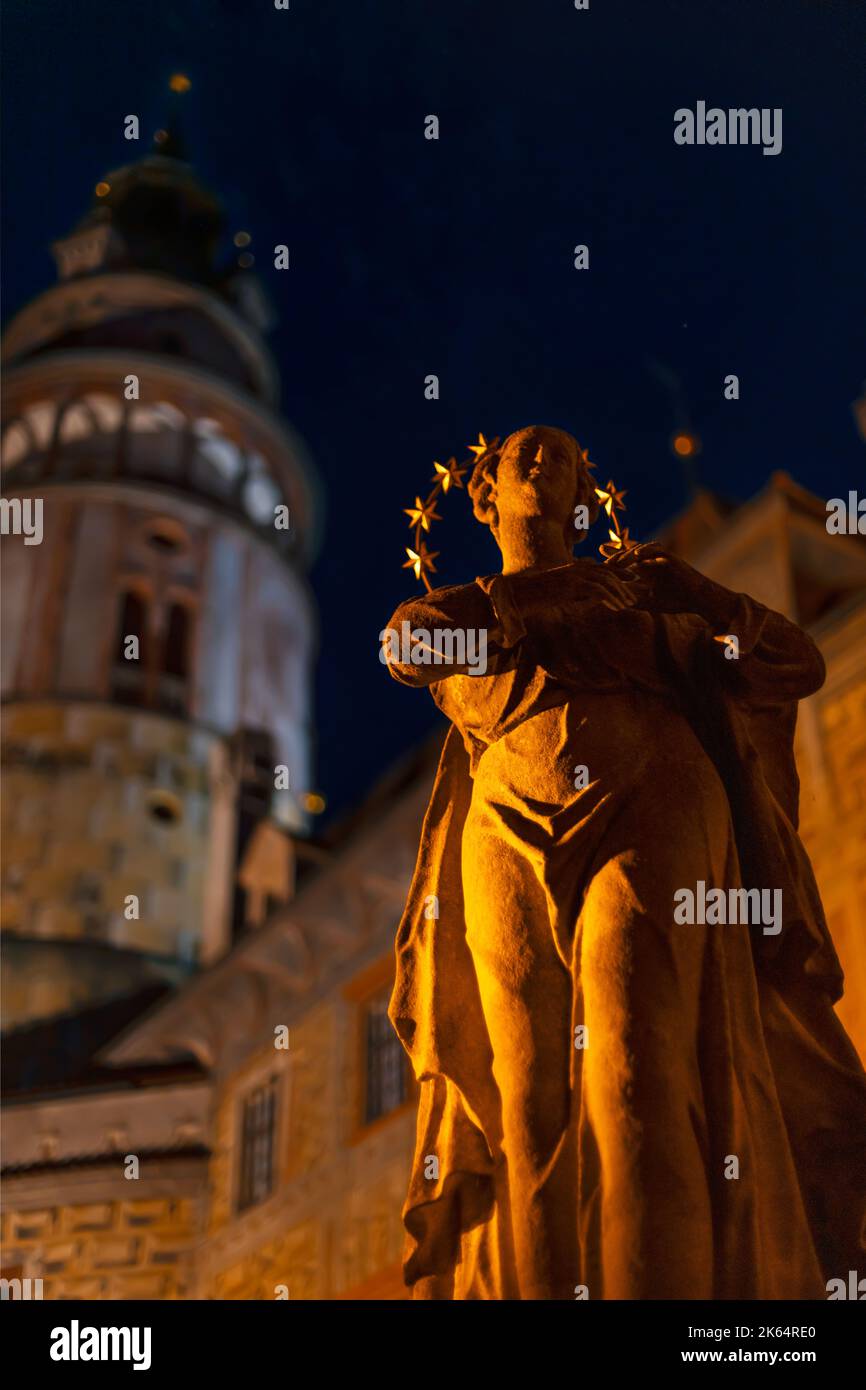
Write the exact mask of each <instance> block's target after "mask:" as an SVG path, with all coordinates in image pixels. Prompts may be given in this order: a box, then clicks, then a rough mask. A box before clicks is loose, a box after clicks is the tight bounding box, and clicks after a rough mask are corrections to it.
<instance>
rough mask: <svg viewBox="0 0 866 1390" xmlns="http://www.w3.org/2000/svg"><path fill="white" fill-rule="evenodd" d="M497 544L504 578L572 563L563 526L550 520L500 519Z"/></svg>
mask: <svg viewBox="0 0 866 1390" xmlns="http://www.w3.org/2000/svg"><path fill="white" fill-rule="evenodd" d="M496 542H497V544H498V546H499V549H500V550H501V551H502V573H503V574H519V573H521V572H522V571H523V570H538V569H555V568H556V566H557V565H567V564H568V563H569V561H570V560H571V559H572V554H571V550H570V548H569V547H568V545H567V544H566V540H565V535H564V533H563V527H562V522H561V521H558V522H557V521H551V520H549V519H548V518H547V517H541V516H512V517H500V520H499V530H498V534H497V536H496Z"/></svg>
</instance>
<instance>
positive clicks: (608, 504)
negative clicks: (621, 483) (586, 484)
mask: <svg viewBox="0 0 866 1390" xmlns="http://www.w3.org/2000/svg"><path fill="white" fill-rule="evenodd" d="M595 495H596V497H597V498H598V499H599V501H600V502H601V503H602V504H603V506H604V510H605V511H606V512H607V514H608V516H611V515H612V513H613V512H614V511H618V512H624V511H625V503H624V502H623V500H622V499H623V498H624V497H625V495H626V494H625V493H624V492H620V491H619V490H618V489H617V488H616V487H615V485H614V481H613V478H609V479H608V483H607V487H597V488H596V489H595Z"/></svg>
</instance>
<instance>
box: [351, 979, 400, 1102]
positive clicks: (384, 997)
mask: <svg viewBox="0 0 866 1390" xmlns="http://www.w3.org/2000/svg"><path fill="white" fill-rule="evenodd" d="M389 998H390V989H387V990H382V991H381V992H380V993H378V994H375V995H373V996H371V998H369V999H367V1000H365V1001H364V1004H363V1006H362V1007H363V1010H364V1042H365V1050H366V1057H365V1085H364V1111H363V1122H364V1124H365V1125H369V1124H372V1122H373V1121H374V1120H378V1119H380V1118H381V1116H382V1115H387V1114H388V1113H389V1112H390V1111H391V1110H396V1109H397V1106H398V1105H402V1104H403V1102H404V1101H405V1100H406V1099H407V1098H408V1095H409V1064H408V1059H407V1057H406V1053H405V1052H404V1051H403V1044H402V1043H401V1042H400V1039H399V1038H398V1037H397V1034H396V1033H395V1032H394V1028H393V1025H392V1023H391V1020H390V1019H389V1017H388V1000H389Z"/></svg>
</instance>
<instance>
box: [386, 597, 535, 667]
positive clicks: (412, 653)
mask: <svg viewBox="0 0 866 1390" xmlns="http://www.w3.org/2000/svg"><path fill="white" fill-rule="evenodd" d="M470 631H471V632H472V633H473V634H475V640H476V643H477V635H478V634H480V633H483V634H484V640H485V642H486V652H487V655H488V657H490V656H494V655H496V654H497V653H499V652H501V651H503V650H504V649H505V647H506V646H507V645H509V644H508V643H507V641H506V640H505V635H504V633H503V632H502V631H501V630H500V627H499V623H498V620H497V616H496V612H495V609H494V606H493V603H492V601H491V599H490V597H489V595H488V594H487V593H486V592H485V590H484V588H483V587H482V585H481V584H461V585H459V586H457V587H455V588H451V589H434V591H433V592H432V593H430V594H423V595H421V596H420V597H419V598H411V599H407V600H406V602H405V603H401V604H400V606H399V608H398V609H397V610H396V612H395V613H394V615H393V616H392V618H391V620H390V622H389V623H388V626H387V627H386V628H384V629H383V630H382V632H381V633H380V634H379V640H380V642H381V644H382V646H381V655H382V660H383V661H384V662H385V664H386V665H387V667H388V670H389V671H390V673H391V675H392V676H393V677H394V679H395V680H398V681H400V682H401V683H402V684H403V685H414V686H424V685H432V684H433V683H434V682H437V681H442V680H446V679H447V678H448V677H449V676H465V675H471V674H472V672H473V670H474V669H475V668H474V667H473V666H472V665H470V664H469V663H468V662H466V663H460V662H459V661H457V660H439V661H437V662H435V663H434V662H432V661H424V660H423V656H424V653H425V651H427V650H431V649H432V647H433V646H434V645H436V644H438V647H439V653H440V656H441V655H442V653H443V652H444V653H445V655H446V656H447V655H448V653H449V652H451V653H452V654H453V653H456V652H457V651H458V649H459V647H460V644H459V643H454V642H450V641H448V640H445V635H446V634H448V633H455V632H459V633H462V634H466V633H467V632H470ZM476 649H477V647H476Z"/></svg>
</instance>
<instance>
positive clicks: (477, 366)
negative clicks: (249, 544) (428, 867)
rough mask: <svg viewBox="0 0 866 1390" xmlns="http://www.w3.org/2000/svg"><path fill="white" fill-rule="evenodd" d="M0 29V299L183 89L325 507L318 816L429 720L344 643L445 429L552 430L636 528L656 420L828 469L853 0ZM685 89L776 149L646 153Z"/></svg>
mask: <svg viewBox="0 0 866 1390" xmlns="http://www.w3.org/2000/svg"><path fill="white" fill-rule="evenodd" d="M4 16H5V23H4V34H5V42H4V50H5V103H4V105H5V112H4V114H5V120H4V122H3V132H4V136H3V144H4V159H3V192H4V197H5V209H6V216H5V259H4V281H5V298H4V313H5V317H6V318H8V317H9V316H10V315H11V314H13V313H14V312H15V311H16V310H17V309H18V308H19V307H20V306H21V305H22V304H23V303H25V302H26V301H27V300H28V299H30V298H31V297H32V296H33V295H34V294H36V293H37V292H38V291H40V290H41V289H43V288H45V287H46V286H47V285H48V284H50V283H52V282H53V280H54V278H55V277H54V269H53V262H52V260H51V258H50V255H49V251H48V245H49V242H50V241H51V240H52V239H53V238H54V237H56V236H58V235H62V234H63V233H65V232H66V231H68V230H69V229H70V228H71V226H72V225H73V223H74V222H75V221H76V220H77V219H78V218H79V217H80V216H81V214H82V213H83V212H84V211H85V210H86V209H87V207H88V206H89V202H90V195H91V191H92V188H93V185H94V183H95V182H96V181H97V179H99V178H100V177H101V176H102V175H103V174H104V173H105V172H106V171H107V170H109V169H111V168H114V167H117V166H118V165H120V164H123V163H127V162H129V161H130V160H131V159H132V158H135V157H136V156H137V155H143V154H145V153H147V150H148V147H149V142H150V136H151V135H152V132H153V131H154V130H155V129H156V128H157V127H158V126H160V125H162V124H164V122H165V119H166V112H167V110H168V93H167V81H168V77H169V75H170V74H171V73H172V72H175V71H178V70H180V71H183V72H186V73H187V74H188V75H189V77H190V78H191V80H192V90H191V91H190V93H189V94H188V95H187V96H186V97H185V98H184V99H183V100H184V105H183V130H184V134H185V136H186V139H187V143H188V147H189V151H190V157H191V159H192V162H193V163H194V165H195V166H196V169H197V171H198V173H199V174H200V175H201V177H202V178H203V179H204V180H205V181H206V182H207V183H209V184H210V185H211V186H212V187H213V188H214V189H215V190H217V191H218V193H219V194H220V196H221V197H222V199H223V201H224V203H225V206H226V211H227V227H228V232H229V234H231V233H233V232H234V231H236V230H238V229H240V228H243V229H246V230H248V231H250V232H251V233H252V238H253V240H252V245H251V246H250V248H249V249H250V250H251V251H252V252H254V253H256V257H257V269H258V270H259V271H260V272H261V275H262V278H263V280H264V282H265V284H266V286H267V288H268V291H269V293H270V295H271V297H272V299H273V301H274V303H275V306H276V309H277V313H278V317H279V322H278V326H277V328H276V330H275V332H274V334H273V336H272V339H271V345H272V347H273V350H274V351H275V353H276V356H277V359H278V362H279V366H280V370H281V373H282V383H283V387H282V405H283V410H284V412H285V414H286V415H287V417H288V419H289V420H290V421H291V423H292V424H293V425H294V427H295V428H296V429H297V430H298V431H299V432H300V433H301V435H302V436H303V437H304V438H305V440H306V441H307V443H308V445H309V448H310V451H311V453H312V455H313V457H314V458H315V460H316V461H317V464H318V467H319V470H320V474H321V477H322V480H323V483H324V488H325V493H326V497H327V504H328V512H327V518H326V531H325V537H326V540H325V546H324V548H323V550H322V553H321V554H320V557H319V559H318V562H317V564H316V567H315V570H314V572H313V576H312V579H313V585H314V589H315V592H316V595H317V598H318V601H319V605H320V609H321V616H322V652H321V659H320V663H319V667H318V678H317V719H318V737H319V747H318V768H319V779H318V780H319V786H320V788H321V790H322V791H323V792H324V793H325V795H326V796H327V797H328V800H329V814H333V813H334V812H335V811H338V810H340V809H345V808H346V807H347V806H349V805H351V804H352V803H354V802H357V801H358V800H359V799H360V797H361V796H362V795H363V793H364V791H365V790H366V789H367V788H368V787H369V786H370V785H371V783H373V782H374V781H375V780H376V778H377V777H378V776H380V775H381V774H382V773H383V772H384V771H385V770H386V769H387V768H388V766H389V765H390V764H391V763H392V762H393V761H394V760H395V759H397V758H399V757H400V756H401V755H402V754H404V753H405V752H406V751H407V750H408V749H409V748H411V747H412V745H413V744H414V743H415V742H416V741H417V740H418V739H419V738H421V737H423V735H424V734H425V732H426V731H428V730H429V729H430V728H432V727H433V725H434V724H435V723H436V721H437V719H438V718H439V716H438V715H437V712H436V711H435V708H434V706H433V704H432V701H430V699H429V697H428V696H426V695H425V694H423V693H422V692H416V691H411V690H408V689H406V688H404V687H400V686H398V685H396V684H395V683H394V682H392V681H391V680H390V679H389V677H388V676H387V674H386V672H385V670H384V668H383V667H382V666H381V664H380V663H379V660H378V655H377V652H378V641H377V635H378V632H379V630H380V628H382V627H383V626H384V625H385V623H386V621H387V619H388V617H389V616H390V614H391V612H392V611H393V609H394V607H395V606H396V604H397V602H398V601H399V600H400V599H402V598H405V597H407V596H408V595H409V594H410V593H412V592H414V591H415V589H416V586H415V584H414V580H413V579H412V577H411V575H409V574H408V572H404V571H402V570H401V563H402V559H403V558H404V554H403V546H404V545H405V544H406V543H407V542H408V541H409V540H410V534H409V531H408V529H407V526H406V522H407V518H406V517H404V516H403V513H402V508H403V507H404V506H407V505H409V504H410V503H411V502H412V501H413V499H414V495H415V493H416V492H417V491H426V490H427V488H428V486H429V478H430V475H431V473H432V460H433V459H434V458H438V459H442V460H444V459H446V458H447V457H448V456H449V455H451V454H453V453H457V455H458V457H462V456H463V455H464V454H465V453H466V446H467V445H468V444H469V443H470V442H473V441H474V440H475V438H476V437H477V434H478V431H479V430H483V431H484V432H485V433H486V434H488V435H494V434H499V435H504V434H506V433H508V432H509V431H511V430H512V429H515V428H517V427H519V426H522V425H526V424H535V423H542V424H551V425H558V426H561V427H564V428H566V429H568V430H570V431H571V432H572V433H574V434H576V436H577V437H578V439H579V440H580V442H581V443H582V444H583V445H585V446H588V447H589V450H590V454H591V456H592V457H593V459H595V460H596V461H597V463H598V468H599V472H600V473H601V474H602V475H603V477H602V481H604V480H605V479H606V478H607V476H608V473H610V474H612V476H613V477H614V479H615V480H616V482H617V484H618V486H620V487H625V488H627V489H628V494H629V495H628V499H627V501H628V503H629V504H630V505H629V511H628V513H627V516H626V518H625V519H626V522H627V523H628V524H629V526H630V527H631V530H632V534H633V535H636V536H637V537H638V538H640V537H642V536H645V535H646V534H647V533H648V532H649V531H650V530H651V529H652V528H653V527H654V526H656V525H658V524H659V523H661V522H662V521H663V520H664V519H665V517H667V516H668V515H670V514H671V513H672V512H674V511H676V510H677V509H679V508H680V507H681V506H682V505H683V504H684V502H685V501H686V498H687V481H686V478H685V476H684V473H683V468H682V465H681V464H680V463H679V462H678V461H677V460H676V459H675V458H674V457H673V456H672V454H671V451H670V447H669V440H670V436H671V433H672V431H673V430H674V429H675V428H676V427H679V426H684V425H690V426H691V427H692V428H693V429H694V430H696V431H697V433H698V434H699V435H700V436H701V438H702V440H703V454H702V456H701V457H700V459H699V463H698V470H699V478H700V481H701V482H703V483H704V484H705V485H706V486H708V487H711V488H713V489H715V490H717V491H719V492H721V493H723V494H725V495H727V496H730V497H732V498H742V499H745V498H748V497H749V496H751V495H752V494H753V493H754V492H755V491H756V490H757V489H758V488H759V487H760V486H761V485H762V484H763V483H764V481H765V480H766V478H767V477H768V475H769V474H770V472H771V471H772V470H773V469H776V468H784V469H787V470H788V471H789V472H790V473H791V474H792V475H793V476H794V477H795V478H796V479H797V480H798V481H799V482H801V483H803V484H804V485H805V486H807V487H810V488H812V489H813V490H814V491H816V492H818V493H821V494H823V495H824V496H828V495H839V494H842V493H844V492H846V491H847V489H848V488H851V487H859V488H860V489H861V490H862V488H863V444H862V442H861V441H860V440H859V439H858V436H857V433H856V430H855V427H854V421H853V417H852V414H851V402H852V401H853V400H854V398H855V397H856V396H857V395H859V394H860V392H861V389H862V384H863V381H864V377H866V353H864V346H866V342H864V338H866V335H864V323H866V314H864V308H866V305H864V297H866V296H864V285H863V247H864V228H866V179H864V176H863V173H864V139H863V135H864V124H866V121H864V112H866V74H864V66H866V6H864V5H863V4H860V3H856V0H809V2H807V0H728V3H718V0H700V3H698V0H659V3H649V2H648V0H591V7H590V10H589V11H587V12H578V11H576V10H575V9H574V7H573V2H572V0H521V3H517V0H370V3H364V4H355V3H352V0H291V9H290V10H289V11H288V12H282V11H276V10H275V9H274V8H273V4H272V0H171V3H168V0H122V2H121V3H118V0H78V2H77V3H69V0H28V2H27V3H24V0H7V3H6V5H5V6H4ZM698 100H704V101H706V102H707V104H708V106H720V107H724V108H727V107H736V106H745V107H751V106H756V107H770V108H772V107H781V108H782V110H783V149H782V152H781V154H779V155H778V156H776V157H767V156H764V155H763V154H762V152H761V149H760V148H759V147H737V146H734V147H712V148H711V147H703V148H701V147H692V148H687V147H680V146H677V145H676V144H675V143H674V140H673V125H674V122H673V115H674V111H675V110H676V109H677V108H678V107H684V106H688V107H692V108H693V107H694V106H695V103H696V102H697V101H698ZM130 112H135V113H136V114H138V115H139V116H140V118H141V128H142V140H141V143H140V144H139V145H138V146H136V145H132V144H130V143H128V142H126V141H125V140H124V139H123V135H122V130H123V118H124V116H125V115H126V114H128V113H130ZM430 113H435V114H436V115H437V116H438V117H439V119H440V122H441V131H440V139H439V141H438V142H433V141H428V140H425V139H424V135H423V131H424V118H425V116H426V115H428V114H430ZM280 242H286V243H288V245H289V247H290V252H291V261H292V268H291V270H290V271H288V272H279V271H276V270H274V268H273V250H272V248H273V246H274V245H275V244H276V243H280ZM578 243H586V244H587V245H588V246H589V249H590V269H589V270H588V271H583V272H578V271H576V270H575V269H574V268H573V254H572V248H573V247H574V246H575V245H576V244H578ZM231 251H232V248H231V243H230V237H229V236H227V238H226V248H225V253H226V256H228V255H229V253H230V252H231ZM732 372H733V373H736V374H737V375H738V376H739V378H740V400H739V401H736V402H734V401H726V400H725V399H724V397H723V380H724V377H725V375H726V374H728V373H732ZM428 373H436V374H437V375H438V376H439V379H440V389H441V396H440V399H439V400H438V401H435V402H430V401H427V400H425V399H424V389H423V383H424V377H425V375H426V374H428ZM674 379H678V380H679V382H680V383H681V384H680V387H679V389H678V391H674V390H673V388H672V387H671V385H670V384H669V383H670V382H671V381H672V380H674ZM442 509H443V510H444V515H445V518H446V520H445V521H444V523H442V524H441V525H440V526H438V527H437V528H435V530H434V542H435V544H434V546H433V548H434V549H440V548H441V549H442V552H443V554H442V558H441V560H440V561H439V573H438V575H437V578H438V580H439V582H441V583H456V582H459V581H466V580H471V579H472V578H474V577H475V575H476V574H484V573H489V572H491V571H492V570H493V569H495V568H496V551H495V549H494V547H493V544H492V541H491V540H490V539H489V537H488V536H487V534H486V533H485V532H483V531H482V529H481V528H480V527H478V526H477V525H475V524H474V523H471V522H470V521H469V516H470V513H469V508H468V504H467V501H466V497H465V494H458V495H457V496H456V497H455V496H454V495H453V494H452V496H450V497H449V498H447V499H446V500H445V502H444V503H443V508H442ZM601 539H603V535H601V534H599V535H598V536H596V534H595V532H593V533H591V539H590V542H589V547H590V549H591V550H593V551H594V549H595V546H596V545H597V544H598V543H599V541H600V540H601ZM586 553H589V551H587V552H586Z"/></svg>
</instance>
